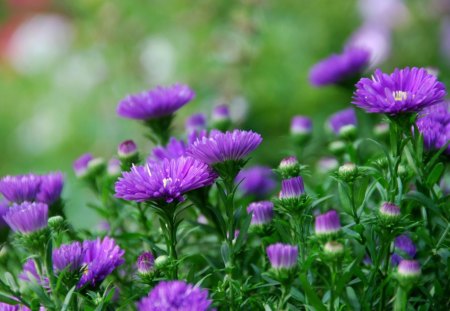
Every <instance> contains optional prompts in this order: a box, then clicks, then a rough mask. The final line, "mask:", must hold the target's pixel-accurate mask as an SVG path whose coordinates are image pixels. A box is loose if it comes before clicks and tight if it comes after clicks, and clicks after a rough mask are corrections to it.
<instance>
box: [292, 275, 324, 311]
mask: <svg viewBox="0 0 450 311" xmlns="http://www.w3.org/2000/svg"><path fill="white" fill-rule="evenodd" d="M299 279H300V284H301V285H302V288H303V291H304V292H305V295H306V298H307V299H308V303H309V304H310V305H311V306H312V307H313V308H314V309H315V310H316V311H327V308H326V307H325V305H324V304H323V303H322V301H321V300H320V298H319V296H317V294H316V293H315V291H314V290H313V289H312V287H311V285H309V282H308V280H307V279H306V277H305V276H304V275H300V277H299Z"/></svg>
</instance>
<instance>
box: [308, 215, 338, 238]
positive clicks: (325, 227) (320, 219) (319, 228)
mask: <svg viewBox="0 0 450 311" xmlns="http://www.w3.org/2000/svg"><path fill="white" fill-rule="evenodd" d="M339 230H341V222H340V220H339V214H338V213H337V212H336V211H335V210H330V211H328V212H326V213H324V214H321V215H317V216H316V222H315V225H314V231H315V233H316V235H319V236H322V235H330V234H335V233H337V232H338V231H339Z"/></svg>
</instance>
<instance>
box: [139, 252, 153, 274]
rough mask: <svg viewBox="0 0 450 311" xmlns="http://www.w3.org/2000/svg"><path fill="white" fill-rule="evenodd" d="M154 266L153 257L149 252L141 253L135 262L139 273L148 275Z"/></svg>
mask: <svg viewBox="0 0 450 311" xmlns="http://www.w3.org/2000/svg"><path fill="white" fill-rule="evenodd" d="M154 265H155V257H154V256H153V254H152V253H150V252H143V253H141V254H140V255H139V257H138V259H137V260H136V266H137V269H138V272H139V273H149V272H150V271H152V270H153V266H154Z"/></svg>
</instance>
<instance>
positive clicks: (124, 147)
mask: <svg viewBox="0 0 450 311" xmlns="http://www.w3.org/2000/svg"><path fill="white" fill-rule="evenodd" d="M137 151H138V149H137V145H136V143H135V142H134V141H133V140H131V139H129V140H125V141H123V142H121V143H120V144H119V146H117V154H118V155H119V158H121V159H127V158H130V157H132V156H134V155H135V154H136V153H137Z"/></svg>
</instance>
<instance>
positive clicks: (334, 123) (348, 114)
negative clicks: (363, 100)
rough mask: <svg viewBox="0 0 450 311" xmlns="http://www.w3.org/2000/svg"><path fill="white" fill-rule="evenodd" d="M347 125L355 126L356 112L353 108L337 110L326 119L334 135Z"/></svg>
mask: <svg viewBox="0 0 450 311" xmlns="http://www.w3.org/2000/svg"><path fill="white" fill-rule="evenodd" d="M347 126H356V113H355V109H353V108H348V109H344V110H341V111H338V112H336V113H335V114H333V115H331V116H330V118H329V119H328V127H329V128H330V129H331V130H332V131H333V133H334V134H336V135H339V133H340V131H341V130H342V129H343V128H344V127H347Z"/></svg>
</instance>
